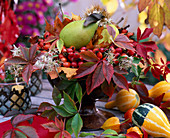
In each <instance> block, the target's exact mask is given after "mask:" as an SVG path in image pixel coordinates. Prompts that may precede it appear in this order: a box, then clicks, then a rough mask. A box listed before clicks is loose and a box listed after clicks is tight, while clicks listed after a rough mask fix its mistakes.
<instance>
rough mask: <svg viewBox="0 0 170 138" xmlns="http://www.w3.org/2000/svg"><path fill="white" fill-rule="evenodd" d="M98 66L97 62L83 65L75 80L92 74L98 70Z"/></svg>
mask: <svg viewBox="0 0 170 138" xmlns="http://www.w3.org/2000/svg"><path fill="white" fill-rule="evenodd" d="M97 65H98V63H95V62H85V63H83V64H81V65H80V67H79V68H78V70H77V75H76V76H74V78H81V77H84V76H86V75H88V74H90V73H92V72H93V71H94V70H95V69H96V67H97Z"/></svg>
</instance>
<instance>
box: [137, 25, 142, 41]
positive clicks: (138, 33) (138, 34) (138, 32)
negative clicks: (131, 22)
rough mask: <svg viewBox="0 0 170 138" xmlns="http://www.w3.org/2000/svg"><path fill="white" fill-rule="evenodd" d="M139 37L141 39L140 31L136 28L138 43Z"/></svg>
mask: <svg viewBox="0 0 170 138" xmlns="http://www.w3.org/2000/svg"><path fill="white" fill-rule="evenodd" d="M140 37H141V30H140V28H139V27H138V29H137V40H138V41H139V40H140Z"/></svg>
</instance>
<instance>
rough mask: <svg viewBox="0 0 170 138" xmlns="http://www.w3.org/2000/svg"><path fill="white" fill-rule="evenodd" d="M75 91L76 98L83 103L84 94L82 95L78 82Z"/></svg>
mask: <svg viewBox="0 0 170 138" xmlns="http://www.w3.org/2000/svg"><path fill="white" fill-rule="evenodd" d="M75 90H76V97H77V99H78V101H79V103H81V100H82V95H83V94H82V88H81V85H80V84H79V83H78V82H77V83H76V86H75Z"/></svg>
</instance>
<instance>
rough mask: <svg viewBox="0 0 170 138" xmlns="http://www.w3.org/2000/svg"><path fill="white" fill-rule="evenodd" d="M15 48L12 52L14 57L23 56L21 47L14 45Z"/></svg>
mask: <svg viewBox="0 0 170 138" xmlns="http://www.w3.org/2000/svg"><path fill="white" fill-rule="evenodd" d="M13 46H14V49H13V50H11V52H12V55H13V57H15V56H22V54H21V49H20V48H19V47H16V46H15V45H13Z"/></svg>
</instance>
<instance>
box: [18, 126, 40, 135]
mask: <svg viewBox="0 0 170 138" xmlns="http://www.w3.org/2000/svg"><path fill="white" fill-rule="evenodd" d="M16 128H18V129H19V130H21V131H22V132H24V134H26V135H27V136H28V137H30V138H33V137H34V138H39V136H38V134H37V132H36V130H35V129H34V128H33V127H30V126H17V127H16Z"/></svg>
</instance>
